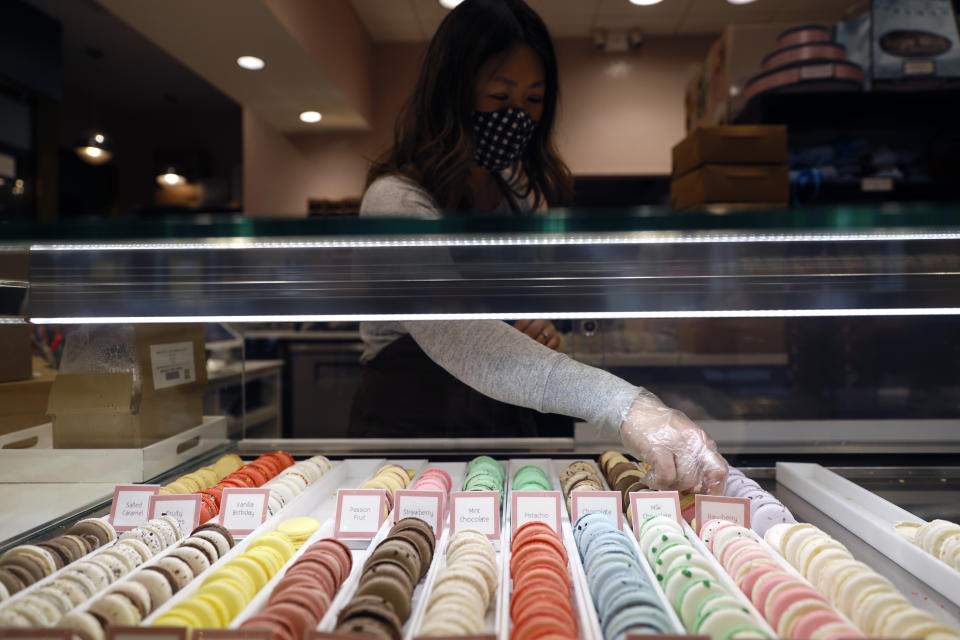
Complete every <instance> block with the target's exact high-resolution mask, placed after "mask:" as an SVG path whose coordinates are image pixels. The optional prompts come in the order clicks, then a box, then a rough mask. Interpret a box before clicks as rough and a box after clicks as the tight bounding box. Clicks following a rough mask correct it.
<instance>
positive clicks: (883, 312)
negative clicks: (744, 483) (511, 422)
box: [30, 307, 960, 324]
mask: <svg viewBox="0 0 960 640" xmlns="http://www.w3.org/2000/svg"><path fill="white" fill-rule="evenodd" d="M954 315H960V307H941V308H909V309H907V308H905V309H756V310H751V309H746V310H718V311H594V312H591V311H574V312H556V313H534V312H520V313H406V314H403V313H401V314H374V313H369V314H317V315H262V316H229V315H223V316H199V315H198V316H104V317H102V318H98V317H68V316H63V317H50V318H46V317H36V318H30V322H32V323H34V324H144V323H153V324H155V323H181V322H239V323H243V322H367V321H377V322H399V321H415V320H520V319H526V320H536V319H541V318H543V319H548V320H581V319H584V320H586V319H589V320H594V319H595V320H606V319H630V318H662V319H668V318H815V317H829V318H844V317H876V316H954Z"/></svg>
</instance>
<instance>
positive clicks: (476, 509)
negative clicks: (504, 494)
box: [450, 491, 500, 540]
mask: <svg viewBox="0 0 960 640" xmlns="http://www.w3.org/2000/svg"><path fill="white" fill-rule="evenodd" d="M464 529H475V530H477V531H479V532H480V533H483V534H485V535H486V536H487V538H489V539H490V540H499V539H500V494H499V493H498V492H496V491H456V492H454V493H451V494H450V535H451V536H453V535H455V534H456V533H457V532H458V531H462V530H464Z"/></svg>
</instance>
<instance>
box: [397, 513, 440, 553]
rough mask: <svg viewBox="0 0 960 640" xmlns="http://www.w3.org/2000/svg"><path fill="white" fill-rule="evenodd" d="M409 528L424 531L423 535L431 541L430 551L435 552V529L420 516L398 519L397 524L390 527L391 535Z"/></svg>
mask: <svg viewBox="0 0 960 640" xmlns="http://www.w3.org/2000/svg"><path fill="white" fill-rule="evenodd" d="M407 529H413V530H415V531H419V532H420V533H422V534H423V537H424V538H426V539H427V541H428V542H429V543H430V552H431V553H432V552H433V550H434V549H435V548H436V544H437V538H436V534H435V533H434V531H433V527H431V526H430V525H429V524H427V523H426V521H424V520H421V519H420V518H403V519H402V520H398V521H397V524H395V525H393V528H392V529H390V535H393V534H396V533H399V532H401V531H405V530H407Z"/></svg>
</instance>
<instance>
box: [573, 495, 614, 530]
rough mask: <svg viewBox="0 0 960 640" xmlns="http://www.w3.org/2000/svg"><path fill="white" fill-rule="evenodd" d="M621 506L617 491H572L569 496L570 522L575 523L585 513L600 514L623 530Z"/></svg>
mask: <svg viewBox="0 0 960 640" xmlns="http://www.w3.org/2000/svg"><path fill="white" fill-rule="evenodd" d="M622 504H623V498H621V495H620V492H619V491H574V492H573V493H571V494H570V510H571V511H572V513H571V514H570V522H571V523H573V522H576V521H577V520H578V519H579V518H580V516H582V515H584V514H586V513H602V514H603V515H605V516H607V517H608V518H610V520H611V521H612V522H613V523H614V524H616V525H617V529H622V528H623V510H622V509H621V508H620V507H621V505H622Z"/></svg>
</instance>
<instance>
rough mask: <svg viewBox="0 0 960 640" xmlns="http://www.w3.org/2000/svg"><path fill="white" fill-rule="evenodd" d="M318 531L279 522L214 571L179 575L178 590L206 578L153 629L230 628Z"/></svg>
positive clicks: (303, 520)
mask: <svg viewBox="0 0 960 640" xmlns="http://www.w3.org/2000/svg"><path fill="white" fill-rule="evenodd" d="M319 527H320V522H319V521H318V520H315V519H313V518H307V517H298V518H291V519H290V520H287V521H284V522H280V523H279V524H278V526H277V529H276V530H274V531H268V532H266V533H262V534H260V535H258V536H256V537H255V538H253V539H252V540H249V541H248V542H247V543H246V546H245V547H244V548H243V550H242V551H241V552H240V553H235V554H234V555H233V556H232V557H231V558H230V559H229V560H228V561H226V563H224V564H221V565H220V566H218V567H217V568H215V569H213V570H212V571H210V572H207V571H206V569H203V570H200V571H197V572H196V573H192V572H188V573H182V574H181V575H179V576H175V578H176V579H177V590H178V591H182V590H184V589H185V588H186V587H187V586H188V585H190V584H191V583H192V582H193V581H194V579H201V578H202V583H201V584H200V586H199V588H197V589H195V590H194V591H192V592H191V593H190V594H189V595H188V596H187V597H186V598H184V599H181V600H179V601H178V602H176V603H175V604H174V605H173V606H172V607H170V608H168V609H166V610H164V611H162V612H158V614H157V615H156V616H155V617H154V618H153V619H152V624H153V625H155V626H182V627H187V628H191V629H192V628H198V627H207V628H223V627H226V626H227V625H229V624H230V623H231V622H232V621H233V619H234V618H236V617H237V615H239V614H240V612H241V611H243V609H245V608H246V607H247V605H249V604H250V602H251V601H252V600H253V599H254V597H256V595H257V594H258V593H259V592H260V590H261V589H263V588H264V587H265V586H266V584H267V583H268V582H269V581H270V580H271V579H272V578H273V576H275V575H277V573H279V572H280V571H281V570H282V569H283V567H284V566H285V565H286V564H287V563H288V562H289V561H290V560H291V559H292V558H293V556H294V555H295V554H296V553H297V549H298V548H299V546H301V545H302V544H303V543H304V542H305V541H306V540H307V539H309V537H310V536H311V535H313V533H314V532H315V531H316V530H317V529H318V528H319ZM201 568H202V567H197V569H201ZM207 568H209V567H207ZM83 640H86V639H83Z"/></svg>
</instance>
